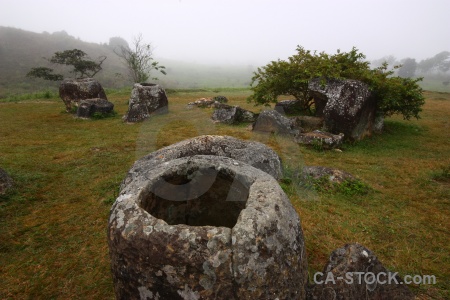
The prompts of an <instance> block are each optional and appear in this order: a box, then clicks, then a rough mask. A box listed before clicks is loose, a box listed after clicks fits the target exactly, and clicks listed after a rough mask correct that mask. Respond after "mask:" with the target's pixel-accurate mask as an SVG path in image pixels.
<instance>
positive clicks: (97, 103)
mask: <svg viewBox="0 0 450 300" xmlns="http://www.w3.org/2000/svg"><path fill="white" fill-rule="evenodd" d="M113 110H114V104H113V103H111V102H109V101H108V100H105V99H101V98H96V99H86V100H83V101H81V102H80V104H79V105H78V109H77V117H78V118H91V117H92V116H93V115H94V114H95V113H100V114H104V115H107V114H109V113H112V112H113Z"/></svg>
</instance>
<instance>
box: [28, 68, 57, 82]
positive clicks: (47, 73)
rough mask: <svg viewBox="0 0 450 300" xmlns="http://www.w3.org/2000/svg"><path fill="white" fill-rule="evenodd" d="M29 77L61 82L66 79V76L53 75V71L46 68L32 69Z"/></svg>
mask: <svg viewBox="0 0 450 300" xmlns="http://www.w3.org/2000/svg"><path fill="white" fill-rule="evenodd" d="M27 76H28V77H36V78H42V79H45V80H50V81H60V80H63V79H64V76H62V75H60V74H53V69H50V68H46V67H38V68H32V69H31V71H29V72H28V73H27Z"/></svg>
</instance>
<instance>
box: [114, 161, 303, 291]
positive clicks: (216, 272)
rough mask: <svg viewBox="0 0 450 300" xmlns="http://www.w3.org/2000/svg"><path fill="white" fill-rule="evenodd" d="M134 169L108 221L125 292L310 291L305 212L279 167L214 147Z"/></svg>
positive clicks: (117, 276) (118, 281) (118, 287)
mask: <svg viewBox="0 0 450 300" xmlns="http://www.w3.org/2000/svg"><path fill="white" fill-rule="evenodd" d="M135 171H136V172H137V171H139V174H134V176H132V177H129V178H131V180H129V181H128V182H127V184H124V185H122V190H121V192H120V195H119V197H118V198H117V199H116V201H115V203H114V205H113V207H112V209H111V215H110V219H109V224H108V244H109V250H110V256H111V268H112V273H113V279H114V287H115V293H116V297H117V299H277V298H278V299H304V297H305V296H306V294H305V287H306V284H307V263H306V254H305V245H304V240H303V233H302V228H301V225H300V219H299V217H298V215H297V213H296V211H295V209H294V208H293V207H292V205H291V203H290V201H289V199H288V198H287V196H286V195H285V194H284V192H283V190H282V189H281V187H280V186H279V184H278V182H277V181H276V180H275V179H274V178H273V177H272V176H270V175H269V174H267V173H265V172H263V171H261V170H260V169H257V168H255V167H252V166H250V165H248V164H246V163H244V162H242V161H238V160H235V159H232V158H228V157H224V156H212V155H194V156H188V157H181V158H176V159H173V160H169V161H166V162H162V163H159V164H155V165H153V166H152V165H148V164H147V165H146V168H141V169H140V170H136V169H135Z"/></svg>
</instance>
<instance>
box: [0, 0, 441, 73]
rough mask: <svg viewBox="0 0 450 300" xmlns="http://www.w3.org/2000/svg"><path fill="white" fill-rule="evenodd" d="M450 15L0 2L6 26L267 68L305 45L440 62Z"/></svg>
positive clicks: (330, 6) (351, 4) (423, 7)
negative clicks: (137, 42)
mask: <svg viewBox="0 0 450 300" xmlns="http://www.w3.org/2000/svg"><path fill="white" fill-rule="evenodd" d="M449 11H450V1H448V0H428V1H417V0H395V1H392V0H378V1H364V0H341V1H335V0H322V1H301V0H297V1H294V0H276V1H268V0H258V1H256V0H255V1H250V0H246V1H243V0H239V1H238V0H223V1H222V0H217V1H214V0H160V1H149V0H147V1H137V0H134V1H133V0H129V1H117V0H114V1H110V0H109V1H106V0H89V1H87V0H78V1H70V2H69V1H61V0H40V1H34V0H28V1H27V0H0V25H1V26H10V27H15V28H20V29H24V30H29V31H34V32H39V33H40V32H44V31H47V32H49V33H52V32H55V31H62V30H64V31H66V32H67V33H68V34H70V35H72V36H75V37H78V38H80V39H81V40H83V41H88V42H95V43H108V41H109V38H110V37H116V36H119V37H122V38H124V39H126V40H127V41H128V42H131V41H132V40H133V37H134V36H137V35H138V34H139V33H141V34H142V36H143V38H144V39H145V41H147V42H150V43H152V45H153V46H154V47H155V51H154V54H155V56H156V57H162V58H167V59H176V60H183V61H189V62H197V63H232V64H252V65H261V64H266V63H267V62H269V61H271V60H276V59H278V58H280V59H286V58H287V57H288V56H290V55H292V54H294V53H295V49H296V46H297V45H301V46H303V47H305V48H306V49H310V50H318V51H326V52H329V53H334V52H335V51H336V50H337V49H341V50H343V51H348V50H350V49H351V48H352V47H353V46H356V47H357V48H358V49H359V50H360V51H362V52H363V53H364V54H366V56H367V59H369V60H373V59H377V58H380V57H383V56H387V55H393V56H395V57H396V58H398V59H401V58H405V57H412V58H416V59H418V60H421V59H425V58H428V57H432V56H433V55H435V54H436V53H438V52H441V51H444V50H450V43H449V37H450V21H449V17H448V12H449ZM0 43H1V41H0Z"/></svg>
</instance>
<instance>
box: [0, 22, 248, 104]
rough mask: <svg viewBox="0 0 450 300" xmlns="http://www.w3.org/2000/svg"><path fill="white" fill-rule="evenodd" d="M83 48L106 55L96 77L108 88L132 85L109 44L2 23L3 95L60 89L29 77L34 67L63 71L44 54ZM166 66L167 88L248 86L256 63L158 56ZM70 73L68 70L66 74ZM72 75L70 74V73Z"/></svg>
mask: <svg viewBox="0 0 450 300" xmlns="http://www.w3.org/2000/svg"><path fill="white" fill-rule="evenodd" d="M70 49H80V50H83V51H84V52H86V53H87V54H88V55H89V57H90V58H91V59H93V60H95V59H96V58H97V57H99V56H106V57H107V59H106V60H105V61H104V63H103V64H102V67H103V70H102V71H101V72H100V73H98V74H97V75H96V76H95V78H96V79H97V80H99V81H100V83H101V84H102V85H103V87H105V88H121V87H124V86H129V85H131V82H130V81H129V80H128V78H127V70H126V68H125V67H124V65H123V64H122V62H121V60H120V59H119V57H118V56H117V55H116V54H115V53H114V51H113V49H112V47H111V46H109V45H108V44H96V43H88V42H84V41H81V40H80V39H77V38H75V37H73V36H70V35H69V34H68V33H67V32H65V31H60V32H54V33H47V32H44V33H35V32H30V31H25V30H21V29H17V28H12V27H3V26H0V98H1V97H4V96H6V95H9V94H16V93H24V92H35V91H40V90H43V89H47V88H50V89H56V88H57V86H58V83H55V82H50V81H45V80H41V79H33V78H27V77H26V76H25V75H26V74H27V72H28V71H29V70H30V69H31V68H33V67H40V66H47V67H51V68H53V69H55V71H56V72H57V73H58V72H61V71H63V70H61V68H62V67H61V66H58V65H51V64H50V63H48V62H47V61H46V60H45V59H43V57H46V58H50V57H51V56H52V55H53V54H54V53H55V52H56V51H64V50H70ZM155 59H156V60H157V61H159V62H160V64H161V65H163V66H165V67H166V70H167V75H166V76H164V75H162V74H160V75H159V74H152V75H156V76H157V77H158V78H159V79H160V80H159V83H160V84H162V85H163V86H164V87H166V88H203V87H245V86H248V85H249V83H250V79H251V76H252V73H253V71H254V70H255V68H254V67H252V66H230V65H215V66H211V65H202V64H193V63H186V62H180V61H174V60H168V59H163V58H158V57H155ZM65 74H67V72H66V73H65ZM67 75H68V74H67Z"/></svg>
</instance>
